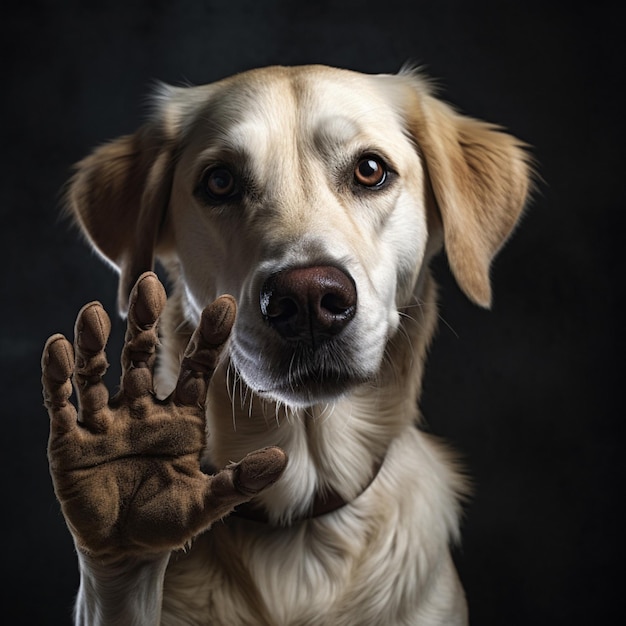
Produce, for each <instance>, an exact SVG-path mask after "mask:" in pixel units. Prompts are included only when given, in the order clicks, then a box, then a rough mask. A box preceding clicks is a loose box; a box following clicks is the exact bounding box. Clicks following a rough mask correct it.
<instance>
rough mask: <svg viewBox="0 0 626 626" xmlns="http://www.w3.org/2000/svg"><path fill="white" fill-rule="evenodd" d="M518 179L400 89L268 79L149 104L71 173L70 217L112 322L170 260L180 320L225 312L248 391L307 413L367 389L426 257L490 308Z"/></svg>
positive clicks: (523, 160)
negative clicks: (147, 115) (113, 285)
mask: <svg viewBox="0 0 626 626" xmlns="http://www.w3.org/2000/svg"><path fill="white" fill-rule="evenodd" d="M528 179H529V173H528V162H527V157H526V154H525V152H524V150H523V148H522V147H521V146H520V144H519V142H517V141H516V140H515V139H514V138H513V137H511V136H509V135H507V134H505V133H503V132H501V131H500V130H499V129H497V128H495V127H493V126H490V125H488V124H485V123H483V122H479V121H476V120H473V119H470V118H468V117H465V116H462V115H460V114H458V113H456V112H455V111H454V110H453V109H451V108H450V107H449V106H448V105H446V104H444V103H443V102H441V101H440V100H438V99H436V98H435V97H434V96H433V94H432V92H431V89H430V88H429V86H428V83H427V82H426V81H425V80H424V79H422V78H420V77H419V76H417V75H415V74H413V73H404V74H400V75H397V76H396V75H394V76H392V75H379V76H369V75H364V74H359V73H354V72H349V71H345V70H336V69H331V68H326V67H321V66H311V67H301V68H267V69H262V70H256V71H252V72H247V73H244V74H241V75H238V76H235V77H233V78H230V79H227V80H224V81H221V82H218V83H214V84H210V85H206V86H201V87H191V88H172V87H163V88H162V89H161V91H160V93H159V94H158V96H157V98H156V103H155V112H154V114H153V116H152V119H151V120H150V121H148V122H147V123H146V124H145V125H144V127H142V128H141V129H140V130H139V131H138V132H137V133H135V134H134V135H131V136H127V137H122V138H120V139H118V140H116V141H114V142H112V143H110V144H107V145H105V146H103V147H101V148H99V149H98V150H96V151H95V152H94V153H93V154H92V155H90V156H89V157H87V158H86V159H85V160H84V161H83V162H81V163H80V164H79V167H78V171H77V174H76V176H75V177H74V179H73V181H72V185H71V189H70V204H71V208H72V210H73V212H74V214H75V216H76V218H77V220H78V222H79V224H80V225H81V226H82V227H83V229H84V231H85V232H86V234H87V236H88V237H89V240H90V241H91V243H92V244H93V245H94V247H95V248H96V249H97V250H98V251H99V252H100V253H101V254H102V255H103V256H104V257H105V258H106V259H107V260H108V261H110V262H111V263H112V264H114V265H115V267H116V268H117V269H118V270H119V272H120V306H121V308H122V309H124V307H125V306H126V302H127V297H128V293H129V291H130V288H131V287H132V284H133V283H134V281H135V279H136V278H137V277H138V276H139V275H140V274H141V273H142V272H144V271H146V270H148V269H151V268H152V266H153V263H154V258H155V255H162V257H163V258H167V259H169V260H170V262H171V261H172V260H174V262H175V263H177V264H178V265H179V268H180V276H181V277H182V280H183V283H184V290H185V294H186V300H187V304H188V308H189V311H188V314H189V316H190V317H191V318H192V319H193V318H197V317H198V316H199V313H200V311H201V310H202V308H203V307H204V306H205V305H206V304H208V303H209V302H211V301H212V300H213V299H214V298H216V297H217V296H218V295H220V294H222V293H231V294H232V295H234V296H235V297H236V298H237V300H238V303H239V314H238V319H237V322H236V325H235V328H234V332H233V338H232V341H231V348H230V357H231V359H232V362H233V364H234V366H235V367H236V368H237V370H238V372H239V374H240V375H241V376H242V378H243V379H244V381H245V382H246V383H247V385H248V386H249V387H250V388H251V389H253V390H254V391H255V392H256V393H258V394H260V395H262V396H267V397H269V398H271V399H274V400H278V401H282V402H286V403H288V404H290V405H306V404H310V403H313V402H318V401H322V400H327V399H329V398H333V397H336V396H337V395H339V394H340V393H342V392H343V391H345V390H346V389H348V388H350V387H352V386H354V385H355V384H357V383H359V382H362V381H365V380H368V379H370V378H371V377H372V376H374V375H375V374H376V373H377V371H378V369H379V367H380V364H381V361H382V359H383V354H384V350H385V346H386V344H387V341H388V340H389V338H390V337H391V336H393V334H394V332H395V331H396V329H397V327H398V325H399V319H400V317H399V316H400V313H399V310H400V309H401V308H402V307H404V306H408V305H410V304H412V303H417V302H418V300H419V297H420V283H421V279H422V277H423V272H424V271H425V268H426V266H427V262H428V260H429V258H430V257H431V256H432V254H433V253H434V252H436V251H437V249H438V248H439V247H440V246H441V244H442V243H443V244H444V246H445V249H446V252H447V255H448V258H449V262H450V266H451V269H452V271H453V273H454V275H455V277H456V279H457V281H458V283H459V285H460V286H461V288H462V289H463V290H464V291H465V293H466V294H467V295H468V297H469V298H470V299H472V300H473V301H474V302H476V303H477V304H479V305H482V306H489V304H490V300H491V289H490V283H489V267H490V264H491V261H492V259H493V257H494V256H495V254H496V252H497V251H498V249H499V248H500V247H501V245H502V244H503V243H504V241H505V240H506V238H507V237H508V235H509V234H510V232H511V230H512V229H513V227H514V225H515V223H516V221H517V220H518V217H519V215H520V213H521V211H522V208H523V205H524V202H525V199H526V195H527V190H528V184H529V183H528Z"/></svg>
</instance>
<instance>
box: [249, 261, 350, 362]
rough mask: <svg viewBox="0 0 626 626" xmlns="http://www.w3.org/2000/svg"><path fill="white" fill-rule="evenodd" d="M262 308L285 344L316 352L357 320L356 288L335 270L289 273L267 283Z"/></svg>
mask: <svg viewBox="0 0 626 626" xmlns="http://www.w3.org/2000/svg"><path fill="white" fill-rule="evenodd" d="M260 307H261V313H262V315H263V318H264V319H265V321H266V322H267V323H268V324H269V325H270V326H271V327H272V328H273V329H274V330H276V332H278V334H279V335H280V336H281V337H282V338H283V339H284V340H285V341H287V342H288V343H290V344H299V345H303V346H307V347H309V348H312V349H314V350H315V349H316V348H318V347H319V346H320V345H321V344H323V343H324V342H326V341H328V340H329V339H331V338H333V337H335V336H336V335H338V334H339V333H340V332H341V331H342V330H343V329H344V328H345V327H346V326H347V325H348V324H349V323H350V321H351V320H352V319H353V318H354V316H355V314H356V307H357V292H356V286H355V283H354V280H352V278H351V277H350V276H349V275H348V274H346V273H345V272H344V271H342V270H340V269H339V268H337V267H333V266H314V267H301V268H294V269H287V270H283V271H281V272H277V273H275V274H272V275H271V276H270V277H269V278H268V279H267V280H266V281H265V283H264V284H263V286H262V288H261V293H260Z"/></svg>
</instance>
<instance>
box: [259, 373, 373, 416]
mask: <svg viewBox="0 0 626 626" xmlns="http://www.w3.org/2000/svg"><path fill="white" fill-rule="evenodd" d="M363 382H365V380H359V379H348V378H345V379H343V380H333V381H326V382H320V381H318V380H316V379H315V378H311V379H306V378H303V379H299V380H297V381H291V380H289V379H287V380H285V381H284V382H282V383H280V382H279V381H277V384H275V385H274V386H273V387H272V388H271V389H260V388H259V389H253V391H254V392H255V393H256V394H257V395H258V396H259V397H261V398H263V399H265V400H269V401H271V402H277V403H279V404H282V405H284V406H287V407H291V408H294V409H300V408H303V409H304V408H309V407H312V406H314V405H320V404H333V403H334V402H337V401H338V400H339V399H341V397H342V396H344V395H345V394H346V393H348V392H349V391H350V390H351V389H352V388H354V387H355V386H356V385H358V384H361V383H363Z"/></svg>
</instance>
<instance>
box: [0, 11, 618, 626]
mask: <svg viewBox="0 0 626 626" xmlns="http://www.w3.org/2000/svg"><path fill="white" fill-rule="evenodd" d="M619 6H620V5H619V4H618V3H617V2H616V3H613V4H612V3H608V2H602V1H596V2H593V3H585V4H584V5H581V4H578V3H553V2H552V3H551V2H545V1H543V2H535V1H527V2H504V1H498V2H495V1H494V2H486V1H480V2H462V1H460V0H459V1H457V2H454V1H451V0H438V1H437V2H417V1H416V2H408V1H407V2H398V1H394V0H377V1H375V2H374V1H369V0H361V1H359V2H333V3H331V2H327V1H318V2H315V3H313V2H305V3H301V2H287V1H285V2H258V1H244V2H236V1H231V2H216V1H213V0H211V1H208V2H192V1H190V0H182V1H178V2H158V1H154V2H149V1H141V2H130V1H128V2H80V1H78V0H77V1H75V2H74V1H70V2H45V1H41V2H23V3H21V4H19V7H17V6H16V7H14V8H10V7H7V4H6V3H5V4H4V5H3V7H4V8H3V9H2V15H1V20H0V29H1V38H0V49H1V57H0V58H1V59H2V66H3V67H2V70H3V71H2V82H1V83H0V85H1V87H0V89H1V91H0V106H1V107H2V111H1V116H0V120H1V124H2V128H1V139H2V141H1V144H0V154H1V155H2V157H1V158H2V168H1V169H0V172H1V177H2V180H1V184H0V199H1V200H0V210H1V211H2V226H1V228H0V251H1V252H0V254H1V258H2V291H1V302H2V305H1V307H0V315H1V321H0V358H1V361H0V365H1V376H0V380H1V381H2V391H1V394H2V395H1V396H0V397H1V399H2V410H1V418H2V434H1V435H0V446H1V452H0V454H1V456H0V459H1V462H2V494H3V498H4V505H3V507H2V508H3V511H2V516H1V519H2V530H3V532H2V539H3V541H2V543H3V549H2V555H3V556H2V570H3V572H2V573H3V579H4V581H5V582H3V583H2V585H0V586H1V588H2V594H3V595H5V594H6V595H5V597H4V598H3V600H2V604H3V608H2V609H1V610H0V613H1V614H2V615H3V618H2V621H3V623H7V624H28V625H31V624H54V625H56V624H66V623H69V620H70V618H69V614H70V607H71V605H72V598H73V594H74V592H75V589H76V587H77V583H78V577H77V571H76V561H75V556H74V554H73V546H72V543H71V540H70V536H69V533H68V532H67V530H66V528H65V526H64V522H63V519H62V517H61V514H60V512H59V507H58V505H57V504H56V501H55V499H54V494H53V492H52V486H51V482H50V479H49V476H48V470H47V461H46V439H47V429H48V419H47V416H46V413H45V411H44V409H43V408H42V401H41V393H40V388H39V376H40V371H39V359H40V353H41V348H42V346H43V343H44V341H45V339H46V337H47V336H48V335H50V334H52V333H53V332H57V331H61V332H64V333H65V334H68V335H70V334H71V332H72V325H73V320H74V316H75V314H76V312H77V310H78V309H79V308H80V306H82V304H84V303H85V302H87V301H89V300H92V299H96V298H97V299H100V300H101V301H102V302H103V303H104V304H105V306H106V307H107V308H108V309H109V310H110V311H114V310H115V290H116V277H115V275H114V273H113V272H112V271H111V270H110V269H108V268H107V267H105V266H104V265H103V264H102V263H101V262H100V261H99V260H98V259H96V258H95V256H94V255H93V254H92V253H91V252H90V251H89V250H88V248H87V246H86V245H85V244H84V243H83V242H82V241H81V240H80V239H79V237H78V236H77V233H76V231H75V230H73V228H71V227H70V226H69V225H68V224H67V222H65V221H63V220H61V219H59V206H60V200H59V198H60V193H61V189H62V187H63V184H64V182H65V181H66V179H67V178H68V176H69V174H70V168H71V165H72V163H74V162H75V161H77V160H78V159H80V158H81V157H83V156H84V155H86V154H87V152H88V151H89V150H90V149H91V148H93V147H94V146H95V145H97V144H99V143H101V142H103V141H105V140H107V139H110V138H113V137H116V136H118V135H120V134H123V133H127V132H131V131H133V130H134V129H135V128H136V127H137V126H138V125H139V123H140V122H141V120H142V119H143V116H144V114H145V109H146V107H145V105H146V94H147V93H148V92H149V91H150V89H151V87H152V85H153V84H154V81H155V80H164V81H167V82H171V83H174V84H180V83H182V82H185V81H189V82H191V83H203V82H210V81H213V80H216V79H218V78H221V77H224V76H227V75H229V74H232V73H234V72H237V71H240V70H245V69H248V68H252V67H256V66H261V65H268V64H287V65H291V64H300V63H309V62H319V63H326V64H330V65H338V66H343V67H347V68H350V69H355V70H360V71H365V72H372V73H375V72H394V71H396V70H398V69H399V68H400V66H401V65H402V64H403V63H404V62H406V61H412V62H416V63H418V64H422V65H424V67H425V69H426V71H427V72H428V73H429V74H430V75H431V76H433V77H435V78H437V79H438V82H439V84H440V86H441V92H442V95H443V97H444V98H445V99H447V100H449V101H451V102H453V103H454V104H455V105H457V106H458V107H460V108H461V110H463V111H464V112H466V113H468V114H471V115H473V116H476V117H480V118H483V119H486V120H489V121H492V122H497V123H500V124H503V125H505V126H506V127H507V128H508V129H509V130H510V131H511V132H512V133H514V134H515V135H517V136H518V137H520V138H522V139H523V140H525V141H526V142H528V143H529V144H531V145H532V146H534V149H533V151H534V155H535V157H536V159H537V162H538V169H539V172H540V175H541V178H542V182H540V183H539V190H538V193H537V194H536V195H535V198H534V201H533V202H532V205H531V206H530V208H529V210H528V212H527V214H526V216H525V218H524V220H523V222H522V224H521V226H520V228H519V229H518V230H517V231H516V233H515V235H514V237H513V238H512V240H511V241H510V242H509V244H508V245H507V247H506V248H505V249H504V251H503V252H502V253H501V255H500V256H499V258H498V260H497V262H496V264H495V268H494V272H493V279H494V293H495V300H494V306H493V309H492V311H490V312H486V311H482V310H480V309H478V308H476V307H474V306H472V305H471V304H470V303H469V302H468V301H466V300H465V299H464V297H463V296H462V294H461V293H460V291H459V290H458V288H457V287H456V285H455V284H454V282H453V280H452V278H451V276H450V274H449V270H448V268H447V264H446V261H445V259H444V258H440V259H438V260H437V262H436V263H435V271H436V274H437V276H438V278H439V281H440V284H441V287H442V289H441V300H442V307H441V318H442V323H441V325H440V331H439V336H438V338H437V340H436V341H435V343H434V347H433V349H432V353H431V358H430V367H429V369H428V373H427V376H426V381H425V390H424V397H423V401H422V408H423V410H424V413H425V415H426V418H427V420H428V424H429V428H430V429H431V430H432V431H433V432H435V433H437V434H440V435H442V436H444V437H446V438H447V439H448V440H450V441H451V442H452V443H453V444H454V445H455V446H456V448H457V449H458V450H459V451H460V452H461V453H462V454H463V456H464V458H465V461H466V464H467V466H468V468H469V470H470V472H471V474H472V476H473V477H474V481H475V487H476V492H475V496H474V498H473V500H472V502H471V503H470V504H469V506H468V508H467V516H466V520H465V522H464V532H463V536H464V540H463V544H462V546H461V547H460V548H459V549H458V550H457V551H456V554H455V557H456V559H457V562H458V567H459V571H460V574H461V577H462V579H463V582H464V585H465V588H466V590H467V594H468V599H469V605H470V613H471V616H472V624H474V625H478V626H480V625H483V626H486V625H505V626H506V625H517V624H531V625H542V624H546V625H547V624H550V625H553V624H568V625H572V624H581V625H582V624H586V625H588V624H610V623H613V620H612V619H611V616H612V615H613V613H614V612H615V610H616V609H617V607H618V606H621V605H623V600H621V599H620V598H621V594H622V589H623V582H624V581H623V576H622V572H623V558H624V533H623V529H622V526H623V523H622V521H621V517H620V515H619V514H618V511H621V500H622V498H623V495H624V489H623V484H622V481H621V479H622V470H623V465H624V463H623V454H622V448H623V444H622V438H623V435H624V418H625V417H626V416H625V415H624V409H623V406H622V403H621V402H620V400H621V396H622V395H623V391H622V390H621V387H620V383H621V378H622V371H621V370H622V367H621V365H622V348H621V345H620V339H621V337H618V335H621V332H622V327H623V315H622V310H623V308H622V305H623V304H624V302H623V301H624V298H623V294H624V292H623V285H624V281H623V276H624V269H625V267H624V235H625V229H624V226H625V225H626V224H625V219H624V201H625V199H626V193H625V191H624V174H623V167H624V165H625V164H626V162H625V159H624V156H625V155H624V123H623V108H624V104H623V96H622V95H621V93H622V92H621V89H622V88H623V75H624V60H625V59H624V43H623V42H624V35H623V33H622V32H621V31H620V24H621V18H620V15H621V10H620V9H619V8H618V7H619ZM620 83H622V84H621V85H620ZM618 315H619V316H620V317H619V319H618ZM120 333H121V322H116V325H115V334H114V340H113V341H114V344H115V342H116V341H118V342H119V335H120ZM115 345H116V347H115V350H114V351H113V352H112V355H111V360H112V361H115V360H116V356H115V351H116V350H118V348H119V344H115ZM113 376H115V369H114V374H113ZM7 610H8V616H9V619H8V620H6V619H5V617H4V616H6V615H7ZM621 612H622V613H623V611H621Z"/></svg>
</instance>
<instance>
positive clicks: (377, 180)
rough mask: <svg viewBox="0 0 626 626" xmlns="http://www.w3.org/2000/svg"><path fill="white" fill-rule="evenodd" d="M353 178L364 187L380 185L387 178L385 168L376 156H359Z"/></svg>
mask: <svg viewBox="0 0 626 626" xmlns="http://www.w3.org/2000/svg"><path fill="white" fill-rule="evenodd" d="M354 180H355V181H356V182H357V183H358V184H359V185H363V186H365V187H380V186H381V185H382V184H383V183H384V182H385V181H386V180H387V168H386V167H385V165H384V164H383V162H382V161H381V160H380V159H379V158H377V157H374V156H369V155H368V156H364V157H361V159H359V162H358V163H357V164H356V168H355V169H354Z"/></svg>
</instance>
